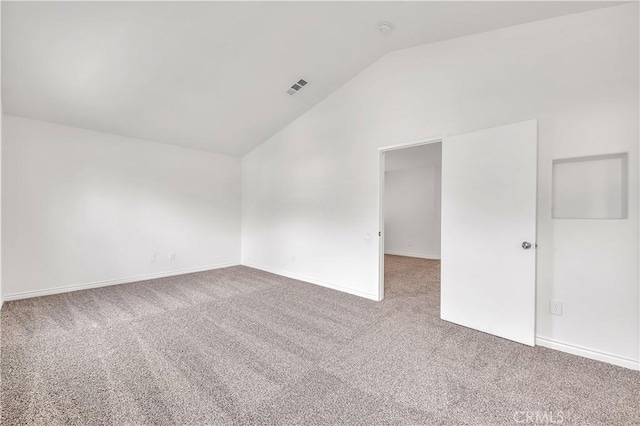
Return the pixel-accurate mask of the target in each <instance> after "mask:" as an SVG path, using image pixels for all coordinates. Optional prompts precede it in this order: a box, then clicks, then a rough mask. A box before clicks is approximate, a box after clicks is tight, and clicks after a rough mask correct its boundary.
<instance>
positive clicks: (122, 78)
mask: <svg viewBox="0 0 640 426" xmlns="http://www.w3.org/2000/svg"><path fill="white" fill-rule="evenodd" d="M613 4H615V3H609V2H539V1H532V2H236V3H232V2H2V85H3V86H2V91H3V93H2V101H3V106H4V111H5V113H8V114H14V115H20V116H25V117H30V118H35V119H41V120H46V121H51V122H54V123H60V124H66V125H71V126H77V127H83V128H88V129H93V130H99V131H103V132H108V133H114V134H119V135H124V136H131V137H138V138H143V139H149V140H153V141H157V142H164V143H169V144H175V145H182V146H187V147H192V148H198V149H203V150H207V151H212V152H218V153H222V154H229V155H234V156H242V155H244V154H246V153H247V152H249V151H250V150H251V149H253V148H255V147H256V146H257V145H259V144H260V143H261V142H263V141H264V140H265V139H267V138H268V137H269V136H271V135H273V134H274V133H276V132H277V131H278V130H280V129H281V128H283V127H285V126H286V125H287V124H289V123H290V122H292V121H293V120H295V119H296V118H297V117H299V116H300V115H301V114H303V113H304V112H305V111H307V110H308V109H309V108H311V107H312V106H313V105H315V104H317V103H318V102H320V101H321V100H322V99H323V98H325V97H326V96H327V95H329V94H330V93H331V92H333V91H335V90H336V89H337V88H338V87H340V86H341V85H342V84H344V83H345V82H347V81H348V80H349V79H350V78H351V77H353V76H354V75H356V74H357V73H359V72H360V71H362V70H363V69H364V68H366V67H367V66H369V65H370V64H372V63H373V62H375V61H376V60H377V59H378V58H380V57H381V56H383V55H384V54H385V53H387V52H389V51H391V50H395V49H400V48H405V47H410V46H414V45H418V44H424V43H429V42H434V41H438V40H444V39H448V38H453V37H459V36H463V35H468V34H472V33H477V32H482V31H488V30H492V29H497V28H502V27H506V26H511V25H516V24H521V23H525V22H531V21H535V20H540V19H546V18H550V17H554V16H560V15H565V14H569V13H575V12H581V11H586V10H591V9H596V8H600V7H605V6H610V5H613ZM381 22H389V23H391V25H392V27H393V31H392V32H391V33H390V34H387V35H383V34H380V32H379V31H378V27H379V24H380V23H381ZM300 78H304V79H305V80H307V81H309V82H310V84H309V85H307V86H306V87H305V88H304V89H303V90H301V91H300V92H299V93H297V94H295V95H294V96H289V95H287V94H286V93H285V92H286V90H287V89H288V88H289V87H290V86H291V85H292V84H293V83H294V82H296V81H297V80H298V79H300Z"/></svg>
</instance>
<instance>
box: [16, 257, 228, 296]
mask: <svg viewBox="0 0 640 426" xmlns="http://www.w3.org/2000/svg"><path fill="white" fill-rule="evenodd" d="M238 265H240V263H238V262H231V263H219V264H217V265H208V266H201V267H198V268H187V269H179V270H175V271H166V272H159V273H156V274H147V275H137V276H133V277H126V278H117V279H113V280H104V281H94V282H91V283H84V284H73V285H67V286H62V287H54V288H48V289H45V290H32V291H23V292H20V293H13V294H7V295H5V296H4V298H3V301H4V300H6V301H10V300H19V299H28V298H30V297H40V296H49V295H52V294H59V293H67V292H70V291H77V290H87V289H90V288H98V287H107V286H110V285H117V284H129V283H135V282H138V281H146V280H153V279H156V278H166V277H173V276H175V275H184V274H191V273H193V272H202V271H210V270H213V269H221V268H228V267H230V266H238Z"/></svg>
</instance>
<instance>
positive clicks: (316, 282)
mask: <svg viewBox="0 0 640 426" xmlns="http://www.w3.org/2000/svg"><path fill="white" fill-rule="evenodd" d="M242 266H246V267H248V268H253V269H258V270H260V271H265V272H269V273H271V274H275V275H279V276H281V277H286V278H292V279H294V280H298V281H302V282H305V283H308V284H313V285H317V286H320V287H325V288H330V289H332V290H337V291H341V292H343V293H347V294H351V295H354V296H359V297H364V298H365V299H370V300H375V301H379V300H378V295H377V294H373V293H367V292H364V291H359V290H354V289H352V288H348V287H344V286H342V285H339V284H333V283H328V282H324V281H320V280H316V279H313V278H310V277H306V276H303V275H298V274H294V273H291V272H287V271H283V270H280V269H275V268H270V267H268V266H262V265H257V264H255V263H251V262H242Z"/></svg>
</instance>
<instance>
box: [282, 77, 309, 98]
mask: <svg viewBox="0 0 640 426" xmlns="http://www.w3.org/2000/svg"><path fill="white" fill-rule="evenodd" d="M307 84H309V82H308V81H305V80H303V79H300V80H298V82H297V83H294V84H293V85H292V86H291V87H290V88H289V90H287V93H288V94H290V95H295V94H296V93H298V92H299V91H300V90H302V88H303V87H304V86H306V85H307Z"/></svg>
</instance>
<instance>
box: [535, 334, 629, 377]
mask: <svg viewBox="0 0 640 426" xmlns="http://www.w3.org/2000/svg"><path fill="white" fill-rule="evenodd" d="M536 346H542V347H545V348H549V349H553V350H556V351H560V352H565V353H568V354H572V355H578V356H581V357H583V358H589V359H593V360H596V361H601V362H606V363H608V364H613V365H617V366H618V367H624V368H629V369H631V370H637V371H640V360H637V359H630V358H625V357H621V356H618V355H613V354H610V353H606V352H600V351H596V350H593V349H589V348H584V347H581V346H576V345H572V344H569V343H564V342H560V341H558V340H554V339H550V338H547V337H541V336H536Z"/></svg>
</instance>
